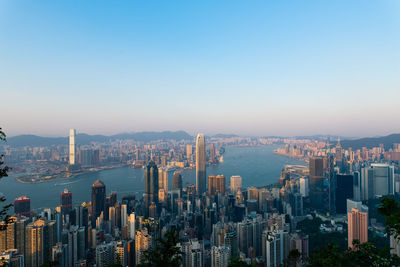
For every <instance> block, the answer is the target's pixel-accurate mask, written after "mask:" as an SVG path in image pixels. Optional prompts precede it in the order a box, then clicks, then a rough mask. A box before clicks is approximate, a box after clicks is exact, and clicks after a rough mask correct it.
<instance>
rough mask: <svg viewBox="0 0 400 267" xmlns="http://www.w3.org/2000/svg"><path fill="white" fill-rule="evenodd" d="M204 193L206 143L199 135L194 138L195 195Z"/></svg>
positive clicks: (201, 135) (202, 136)
mask: <svg viewBox="0 0 400 267" xmlns="http://www.w3.org/2000/svg"><path fill="white" fill-rule="evenodd" d="M204 192H206V143H205V139H204V135H203V134H201V133H199V134H198V135H197V138H196V193H197V194H198V195H202V194H203V193H204Z"/></svg>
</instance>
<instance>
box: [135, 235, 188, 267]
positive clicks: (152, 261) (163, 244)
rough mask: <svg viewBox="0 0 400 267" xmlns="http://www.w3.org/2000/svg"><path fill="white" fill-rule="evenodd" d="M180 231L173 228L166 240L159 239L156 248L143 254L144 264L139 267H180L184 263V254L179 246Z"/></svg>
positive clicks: (165, 237)
mask: <svg viewBox="0 0 400 267" xmlns="http://www.w3.org/2000/svg"><path fill="white" fill-rule="evenodd" d="M180 241H181V240H180V238H179V235H178V231H177V230H176V229H175V228H171V229H170V230H168V231H167V232H166V233H165V236H164V238H158V239H157V240H156V244H155V246H154V248H149V249H148V250H146V251H144V252H143V259H144V260H143V263H141V264H139V265H138V267H150V266H154V267H161V266H162V267H179V266H181V263H182V254H183V253H182V252H181V250H180V248H179V247H178V246H177V244H178V243H179V242H180Z"/></svg>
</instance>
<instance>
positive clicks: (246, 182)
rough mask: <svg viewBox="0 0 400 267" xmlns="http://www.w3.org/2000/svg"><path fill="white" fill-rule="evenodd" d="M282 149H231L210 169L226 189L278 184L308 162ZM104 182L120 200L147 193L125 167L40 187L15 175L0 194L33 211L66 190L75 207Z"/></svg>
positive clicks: (137, 172) (189, 172)
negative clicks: (233, 184) (27, 201)
mask: <svg viewBox="0 0 400 267" xmlns="http://www.w3.org/2000/svg"><path fill="white" fill-rule="evenodd" d="M277 147H278V146H276V145H267V146H257V147H227V148H226V151H225V153H224V162H222V163H220V164H218V165H214V166H208V167H207V176H208V175H213V174H214V175H218V174H223V175H225V177H226V186H227V187H229V179H230V177H231V176H232V175H240V176H241V177H242V185H243V187H248V186H264V185H268V184H272V183H275V182H276V181H277V180H278V178H279V176H280V174H281V171H282V168H283V167H284V166H285V165H286V164H300V165H304V162H301V161H298V160H295V159H291V158H287V157H284V156H281V155H277V154H275V153H274V150H275V149H276V148H277ZM172 174H173V172H170V173H169V179H168V180H169V181H168V182H169V188H170V187H171V185H172ZM195 177H196V173H195V169H185V170H183V171H182V178H183V184H184V186H186V185H188V184H195V180H196V179H195ZM97 179H100V180H101V181H103V182H104V184H105V185H106V190H107V194H109V193H110V192H111V191H116V192H117V195H118V197H119V198H121V197H122V196H123V195H127V194H135V195H136V197H137V198H141V197H142V195H143V192H144V170H143V169H134V168H131V167H128V166H126V167H121V168H115V169H109V170H103V171H99V172H93V173H85V174H81V175H77V176H75V177H73V178H70V179H61V180H57V181H49V182H43V183H38V184H23V183H20V182H18V181H16V180H15V179H14V177H13V175H12V174H11V175H10V176H9V177H5V178H4V179H2V180H1V181H0V192H2V193H3V194H4V195H5V196H6V198H7V200H8V201H9V202H12V201H13V200H14V199H15V198H16V197H18V196H21V195H27V196H28V197H29V198H31V208H32V209H36V208H43V207H56V206H58V205H59V204H60V192H62V191H63V190H64V189H65V188H66V189H68V190H69V191H71V192H72V199H73V205H79V204H81V203H82V202H89V201H90V197H91V185H92V184H93V182H94V181H96V180H97Z"/></svg>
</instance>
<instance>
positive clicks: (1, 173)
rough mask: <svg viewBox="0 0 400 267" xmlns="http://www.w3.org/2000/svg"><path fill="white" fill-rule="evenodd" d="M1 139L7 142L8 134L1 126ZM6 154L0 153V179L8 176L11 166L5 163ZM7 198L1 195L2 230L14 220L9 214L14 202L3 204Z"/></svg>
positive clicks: (0, 214)
mask: <svg viewBox="0 0 400 267" xmlns="http://www.w3.org/2000/svg"><path fill="white" fill-rule="evenodd" d="M0 141H1V142H6V141H7V140H6V134H5V133H4V132H3V131H2V129H1V128H0ZM3 165H4V155H0V179H2V178H3V177H7V176H8V171H9V170H10V168H9V167H8V166H6V165H4V166H3ZM5 201H6V198H5V197H4V196H3V195H0V205H1V206H2V207H1V209H0V231H2V230H5V229H6V228H7V225H8V224H9V223H10V222H11V221H12V219H11V217H10V216H9V215H8V214H7V212H8V210H9V209H10V208H11V207H12V204H7V205H5V206H3V205H4V204H3V203H4V202H5Z"/></svg>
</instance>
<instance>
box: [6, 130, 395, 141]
mask: <svg viewBox="0 0 400 267" xmlns="http://www.w3.org/2000/svg"><path fill="white" fill-rule="evenodd" d="M75 130H77V131H76V134H77V135H79V134H86V135H93V136H94V135H102V136H113V135H118V134H135V133H143V132H155V133H162V132H179V131H183V132H185V133H187V134H189V135H191V136H192V137H193V138H194V137H196V135H197V134H198V133H203V134H204V135H205V136H209V137H210V136H215V135H220V134H222V135H236V136H238V137H281V138H291V137H303V136H304V137H313V136H331V137H339V138H344V139H357V138H366V137H371V138H375V137H383V136H387V135H391V134H400V133H397V132H393V133H388V134H385V135H371V136H369V135H368V136H344V135H333V134H328V133H325V134H324V133H316V134H310V135H244V134H237V133H226V132H216V133H207V132H189V131H185V130H182V129H178V130H168V129H165V130H160V131H148V130H143V131H128V132H115V133H111V134H105V133H86V132H80V131H79V130H78V129H75ZM3 131H4V129H3ZM6 134H7V137H8V138H10V137H16V136H21V135H34V136H40V137H48V138H57V137H65V138H68V137H69V129H68V130H67V133H63V134H54V135H48V134H34V133H21V134H16V135H10V134H8V133H7V132H6Z"/></svg>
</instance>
